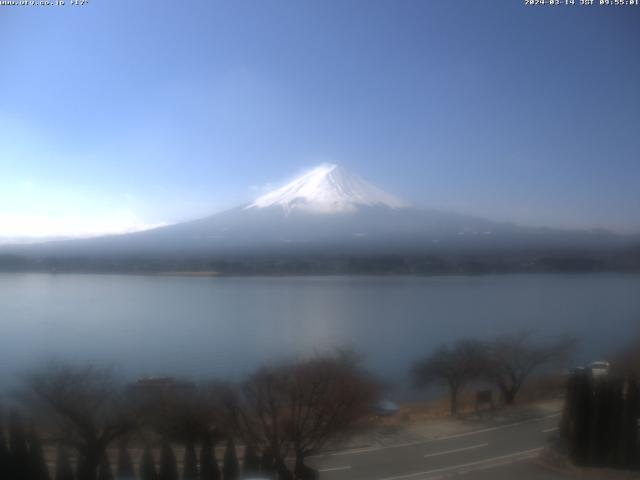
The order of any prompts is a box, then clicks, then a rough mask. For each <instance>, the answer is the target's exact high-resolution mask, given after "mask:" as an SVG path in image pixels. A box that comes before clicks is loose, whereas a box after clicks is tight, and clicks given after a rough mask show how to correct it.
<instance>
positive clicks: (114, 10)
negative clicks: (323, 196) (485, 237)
mask: <svg viewBox="0 0 640 480" xmlns="http://www.w3.org/2000/svg"><path fill="white" fill-rule="evenodd" d="M577 2H579V0H577ZM0 42H1V43H0V45H2V48H0V237H2V236H5V237H7V236H20V235H27V236H29V235H75V234H84V233H99V232H103V231H122V230H128V229H135V228H141V227H144V226H150V225H156V224H161V223H173V222H176V221H180V220H184V219H191V218H196V217H199V216H203V215H207V214H209V213H214V212H216V211H220V210H222V209H224V208H227V207H231V206H235V205H236V204H239V203H242V202H245V201H247V200H249V199H251V198H253V197H255V196H256V195H258V194H260V193H261V192H262V191H263V190H264V189H265V188H266V187H267V186H269V185H273V184H277V183H278V182H281V181H284V180H287V179H289V178H291V177H292V176H294V175H295V174H297V173H300V172H301V171H303V170H305V169H307V168H309V167H312V166H314V165H316V164H319V163H322V162H333V163H338V164H340V165H342V166H344V167H346V168H348V169H350V170H352V171H354V172H355V173H357V174H359V175H361V176H363V177H365V178H367V179H368V180H370V181H372V182H373V183H376V184H378V185H379V186H381V187H383V188H385V189H386V190H388V191H390V192H392V193H394V194H396V195H397V196H400V197H402V198H404V199H406V200H408V201H411V202H413V203H414V204H416V205H421V206H428V207H435V208H440V209H449V210H454V211H461V212H465V213H473V214H478V215H482V216H486V217H490V218H492V219H495V220H510V221H516V222H519V223H524V224H532V225H549V226H566V227H576V226H577V227H607V228H611V229H615V230H619V231H640V188H639V184H640V155H639V152H640V121H639V120H640V50H639V47H640V7H614V6H610V7H600V6H594V7H581V6H578V5H575V6H573V7H565V6H557V7H550V6H536V7H531V6H525V5H524V1H520V0H511V1H479V0H469V1H427V0H402V1H398V0H386V1H378V0H359V1H352V0H317V1H312V0H278V1H273V0H255V1H244V0H229V1H224V2H222V1H216V0H185V1H178V0H175V1H168V0H167V1H158V0H89V3H88V4H87V5H85V6H73V5H70V1H69V0H67V5H65V6H64V7H54V6H50V7H36V6H28V7H24V6H13V7H12V6H0Z"/></svg>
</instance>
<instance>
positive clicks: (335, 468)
mask: <svg viewBox="0 0 640 480" xmlns="http://www.w3.org/2000/svg"><path fill="white" fill-rule="evenodd" d="M338 470H351V465H347V466H346V467H333V468H321V469H320V470H318V471H319V472H337V471H338Z"/></svg>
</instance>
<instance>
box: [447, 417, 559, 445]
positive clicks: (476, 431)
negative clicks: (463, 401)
mask: <svg viewBox="0 0 640 480" xmlns="http://www.w3.org/2000/svg"><path fill="white" fill-rule="evenodd" d="M559 416H560V413H554V414H552V415H547V416H546V417H540V418H534V419H532V420H523V421H521V422H515V423H509V424H507V425H498V426H497V427H488V428H483V429H482V430H474V431H472V432H464V433H456V434H454V435H448V436H446V437H440V438H437V439H436V440H449V439H451V438H460V437H468V436H469V435H477V434H478V433H486V432H494V431H496V430H503V429H505V428H511V427H518V426H520V425H526V424H528V423H534V422H539V421H541V420H545V419H547V418H553V417H559Z"/></svg>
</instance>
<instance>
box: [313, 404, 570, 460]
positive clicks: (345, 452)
mask: <svg viewBox="0 0 640 480" xmlns="http://www.w3.org/2000/svg"><path fill="white" fill-rule="evenodd" d="M561 414H562V413H561V412H558V413H552V414H550V415H545V416H543V417H538V418H532V419H529V420H523V421H520V422H515V423H508V424H506V425H498V426H496V427H489V428H483V429H481V430H473V431H471V432H463V433H456V434H453V435H447V436H444V437H438V438H431V439H429V440H418V441H417V442H406V443H398V444H396V445H387V446H383V447H365V448H354V449H351V450H342V451H340V452H333V453H321V454H318V455H310V456H308V457H307V458H324V457H341V456H344V455H357V454H360V453H369V452H379V451H381V450H392V449H394V448H404V447H413V446H416V445H426V444H427V443H434V442H439V441H442V440H449V439H452V438H461V437H468V436H470V435H477V434H479V433H486V432H493V431H496V430H502V429H505V428H511V427H518V426H520V425H526V424H529V423H535V422H541V421H542V420H546V419H548V418H554V417H559V416H560V415H561Z"/></svg>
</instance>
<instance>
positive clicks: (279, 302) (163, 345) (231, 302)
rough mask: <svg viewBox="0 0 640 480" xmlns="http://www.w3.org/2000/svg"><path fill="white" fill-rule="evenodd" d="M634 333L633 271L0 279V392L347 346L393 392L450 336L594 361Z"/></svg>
mask: <svg viewBox="0 0 640 480" xmlns="http://www.w3.org/2000/svg"><path fill="white" fill-rule="evenodd" d="M639 325H640V276H633V275H622V274H592V275H503V276H477V277H469V276H465V277H283V278H264V277H262V278H257V277H255V278H193V277H158V276H155V277H154V276H120V275H47V274H1V275H0V368H1V371H0V383H1V384H2V385H4V386H6V385H8V384H11V383H13V382H14V381H15V379H16V378H17V377H16V373H17V372H20V371H23V370H25V369H27V368H29V367H31V366H33V365H35V364H38V363H39V362H43V361H46V360H47V359H51V358H63V359H73V360H78V361H87V360H89V361H92V362H108V363H111V364H114V365H116V366H117V367H118V368H120V369H121V370H122V371H123V372H124V373H125V374H126V375H129V376H131V377H137V376H141V375H153V374H169V375H188V376H192V377H213V376H216V377H224V378H233V377H238V376H240V375H242V374H244V373H246V372H248V371H249V370H251V369H252V368H254V367H255V366H256V365H258V364H260V363H261V362H264V361H272V360H277V359H281V358H287V357H290V356H293V355H299V354H310V353H313V352H322V351H324V350H327V349H331V348H333V347H342V346H351V347H354V348H355V349H357V350H358V351H359V352H360V353H361V354H362V355H363V356H364V359H365V362H366V365H367V366H368V367H369V368H370V369H371V370H373V371H374V372H376V373H377V374H379V375H382V376H384V377H385V378H387V379H391V380H394V381H395V382H396V383H398V384H402V383H403V382H406V380H407V372H408V369H409V367H410V365H411V364H412V362H413V361H414V360H415V359H416V358H418V357H420V356H421V355H424V354H428V353H429V352H430V351H432V349H433V348H435V347H436V346H438V345H439V344H441V343H442V342H447V341H450V340H454V339H457V338H459V337H465V336H467V337H479V338H488V337H490V336H492V335H494V334H498V333H505V332H512V331H515V330H518V329H521V328H523V327H528V328H533V329H535V330H536V331H537V332H538V333H539V335H540V336H548V335H555V334H560V333H565V332H572V333H578V334H579V335H580V336H581V337H582V345H581V350H580V352H579V357H580V358H579V360H581V361H582V360H587V359H589V360H592V359H597V358H600V357H605V356H606V355H607V353H609V352H611V351H614V350H615V349H617V348H619V347H620V346H622V345H624V343H625V342H626V341H628V340H629V339H630V337H632V336H633V335H635V334H636V333H637V331H638V326H639Z"/></svg>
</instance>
